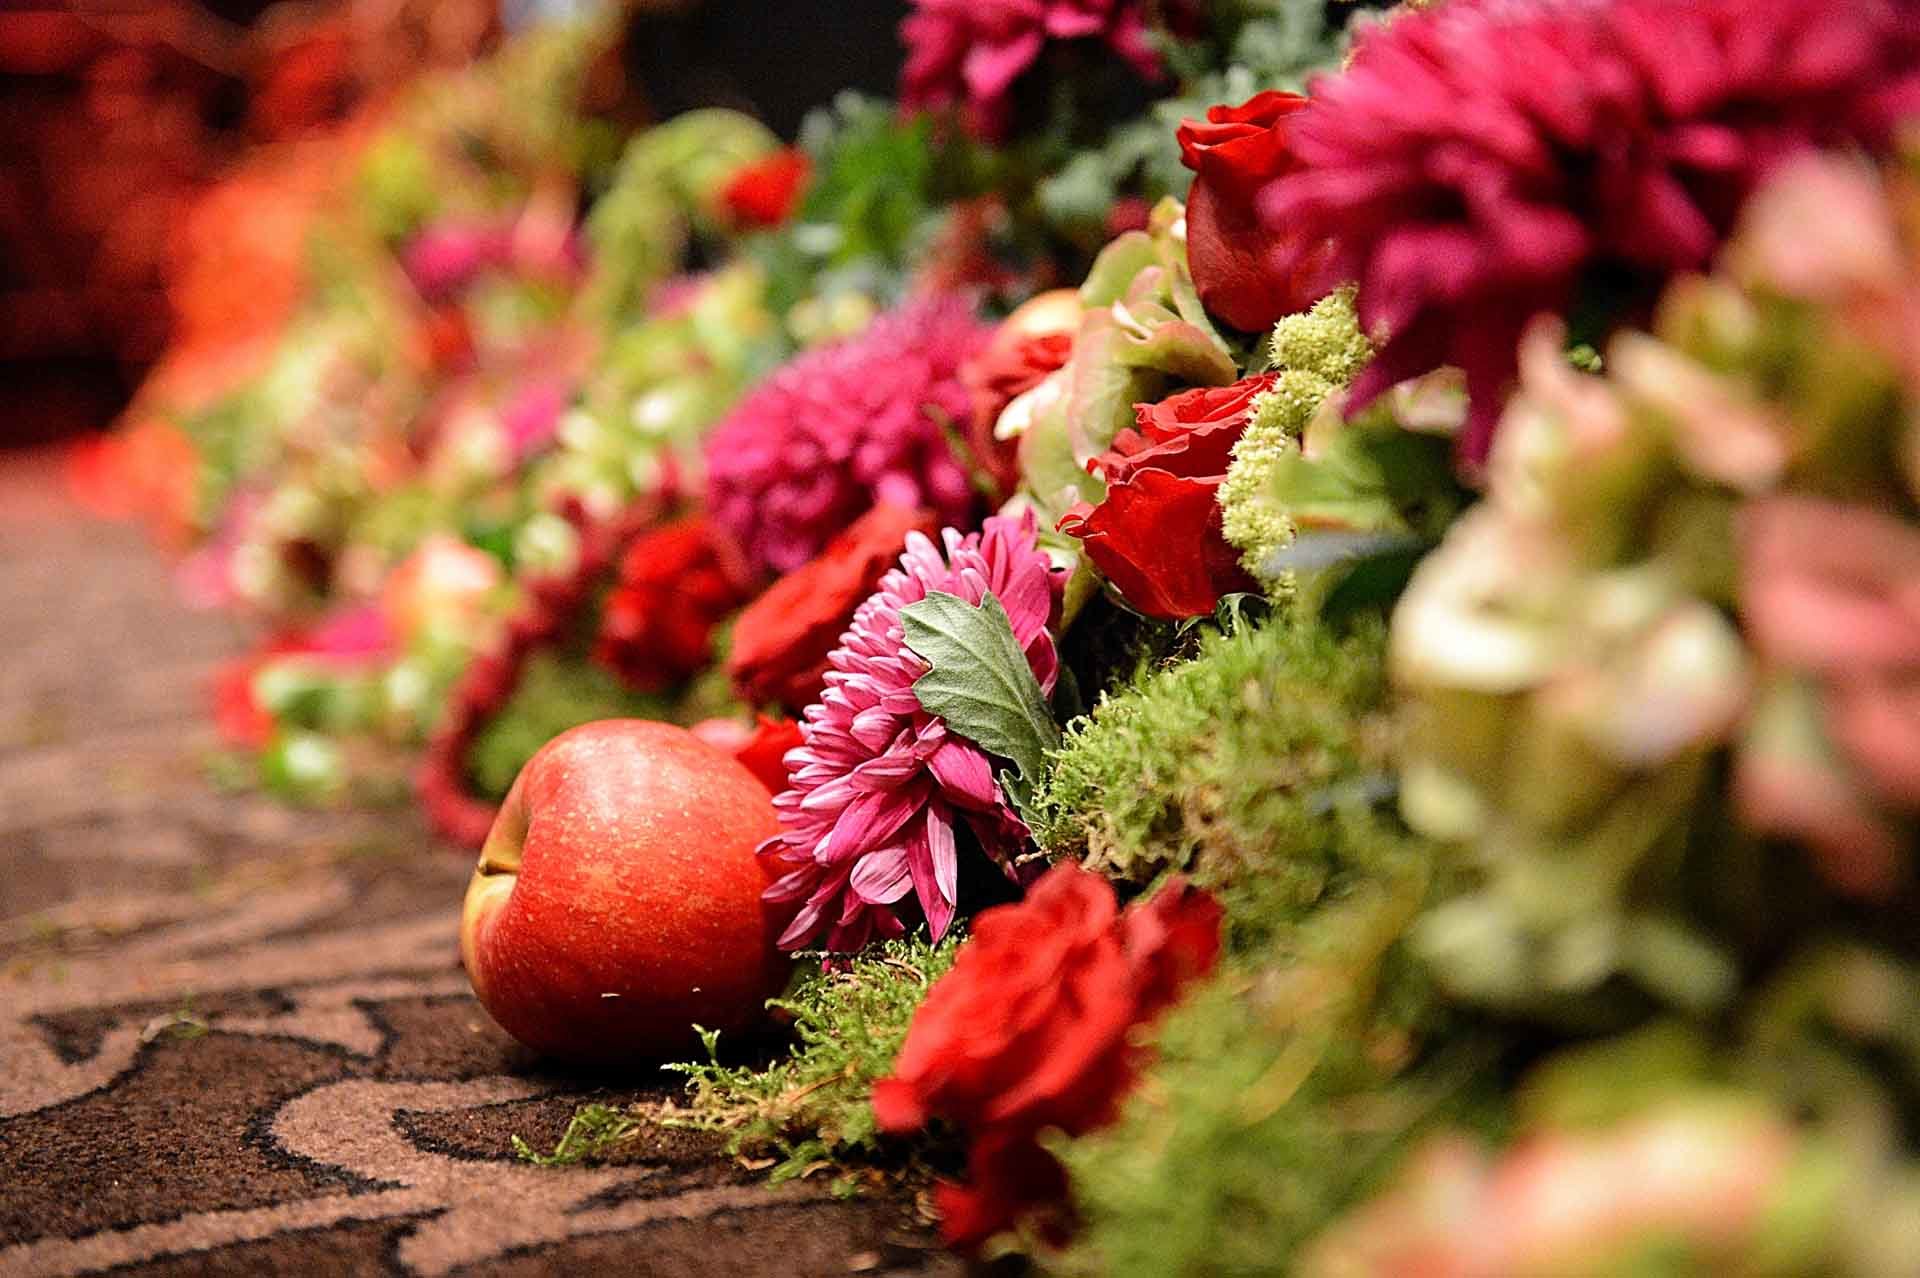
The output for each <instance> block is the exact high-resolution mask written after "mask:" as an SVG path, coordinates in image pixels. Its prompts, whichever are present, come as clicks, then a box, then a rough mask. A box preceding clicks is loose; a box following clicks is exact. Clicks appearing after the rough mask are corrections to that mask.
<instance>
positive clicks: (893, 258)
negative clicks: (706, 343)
mask: <svg viewBox="0 0 1920 1278" xmlns="http://www.w3.org/2000/svg"><path fill="white" fill-rule="evenodd" d="M800 146H801V147H802V148H803V149H804V150H805V151H806V152H807V153H808V155H809V156H810V157H811V158H812V161H813V178H812V180H811V182H810V183H809V184H808V187H807V192H806V195H805V197H804V198H803V199H802V200H801V203H800V207H799V209H798V210H797V211H796V214H795V217H794V224H793V226H792V227H790V228H787V229H786V230H784V231H782V232H781V233H778V234H773V235H765V236H761V237H760V238H759V239H757V240H756V241H754V242H752V243H751V244H750V245H749V246H748V252H749V253H750V254H752V255H753V256H754V257H756V258H757V259H758V260H759V261H760V263H761V265H762V266H763V267H764V268H765V270H766V272H767V279H768V295H769V298H770V299H771V302H772V305H773V308H774V309H775V310H776V311H779V312H785V311H787V310H788V309H790V308H791V307H793V306H794V305H796V304H798V303H800V302H801V301H803V300H806V299H809V298H820V299H831V298H834V297H836V296H840V295H843V294H847V293H866V294H870V295H872V296H874V297H876V298H879V299H882V300H890V299H892V298H894V297H895V296H897V295H898V293H899V291H900V289H901V288H902V286H903V284H904V274H903V272H904V270H905V266H906V263H907V260H908V258H909V256H910V254H909V250H910V249H911V248H912V247H913V246H914V245H915V243H916V242H917V241H918V240H919V239H920V238H921V237H922V236H923V235H924V233H925V231H926V228H927V227H928V225H929V224H930V222H931V220H932V219H933V218H934V216H935V214H936V210H937V204H938V200H937V197H936V191H935V187H936V185H937V180H936V179H937V176H938V170H939V168H940V166H941V164H942V162H943V161H944V160H947V159H949V158H950V156H949V155H948V151H949V149H950V148H949V147H947V146H945V145H944V144H940V143H937V142H936V140H935V138H934V136H933V126H932V123H931V121H929V120H927V119H925V118H921V119H917V120H902V119H901V118H900V116H899V114H898V113H897V111H896V110H895V109H894V107H893V106H892V104H890V103H886V102H882V101H879V100H877V99H873V98H865V97H862V96H860V95H859V94H857V93H852V92H848V93H843V94H841V95H840V96H839V97H837V98H836V99H834V102H833V105H832V107H831V108H822V109H820V110H817V111H815V112H813V113H812V114H811V115H809V116H808V117H807V119H806V121H805V123H804V124H803V125H802V126H801V130H800Z"/></svg>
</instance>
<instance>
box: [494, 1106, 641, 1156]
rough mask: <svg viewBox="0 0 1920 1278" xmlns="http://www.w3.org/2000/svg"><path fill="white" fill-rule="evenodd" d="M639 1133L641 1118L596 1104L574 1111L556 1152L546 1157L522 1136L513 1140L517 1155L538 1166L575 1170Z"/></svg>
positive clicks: (555, 1147)
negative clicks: (574, 1167)
mask: <svg viewBox="0 0 1920 1278" xmlns="http://www.w3.org/2000/svg"><path fill="white" fill-rule="evenodd" d="M639 1130H640V1119H639V1118H638V1117H637V1116H635V1115H634V1114H632V1113H630V1112H628V1111H627V1110H624V1109H615V1108H614V1107H613V1106H611V1105H602V1104H600V1103H599V1102H597V1101H596V1102H594V1103H593V1104H589V1105H582V1106H581V1107H580V1108H579V1109H577V1110H575V1111H574V1115H573V1117H572V1118H571V1119H569V1120H568V1121H567V1130H566V1131H564V1132H562V1133H560V1140H559V1142H558V1143H557V1144H555V1145H554V1147H553V1152H552V1153H549V1154H543V1153H541V1152H540V1151H539V1150H537V1149H535V1148H534V1147H533V1146H531V1145H529V1144H527V1142H526V1141H524V1140H522V1139H521V1138H520V1137H518V1136H515V1137H514V1138H513V1153H514V1157H516V1158H518V1159H520V1161H522V1162H526V1163H532V1164H533V1165H534V1166H535V1167H571V1166H573V1165H574V1164H576V1163H582V1162H585V1161H586V1160H587V1159H589V1158H598V1157H600V1156H601V1155H603V1154H605V1153H606V1152H607V1151H608V1150H610V1149H612V1148H613V1147H614V1146H615V1145H617V1144H619V1143H620V1142H621V1141H623V1140H625V1139H627V1138H628V1137H629V1136H631V1135H633V1134H634V1133H635V1132H637V1131H639Z"/></svg>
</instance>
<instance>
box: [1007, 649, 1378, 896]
mask: <svg viewBox="0 0 1920 1278" xmlns="http://www.w3.org/2000/svg"><path fill="white" fill-rule="evenodd" d="M1383 649H1384V628H1383V627H1382V626H1381V625H1380V624H1379V623H1378V622H1377V621H1376V620H1372V619H1366V620H1363V621H1362V622H1360V623H1359V624H1358V625H1357V626H1356V627H1355V629H1354V631H1353V633H1351V634H1349V635H1346V636H1341V635H1338V634H1336V633H1335V632H1334V631H1333V630H1332V629H1331V628H1329V627H1327V626H1325V625H1322V624H1319V623H1314V622H1305V621H1299V620H1293V619H1289V618H1286V617H1275V618H1273V619H1271V620H1269V621H1267V622H1265V623H1263V624H1259V625H1255V624H1252V623H1249V622H1240V623H1238V624H1235V625H1233V626H1232V628H1231V629H1230V630H1228V631H1226V632H1224V633H1220V632H1216V633H1210V634H1208V635H1206V636H1205V637H1204V638H1203V639H1202V640H1201V642H1200V644H1199V650H1198V654H1197V655H1196V656H1195V658H1194V659H1193V660H1192V661H1189V662H1186V663H1184V664H1181V665H1177V666H1173V667H1172V668H1169V669H1153V668H1150V667H1143V668H1142V669H1140V670H1139V671H1138V672H1137V673H1136V674H1135V676H1134V677H1133V679H1132V680H1131V681H1130V682H1129V683H1128V684H1127V685H1126V686H1125V687H1123V688H1121V689H1120V690H1118V691H1117V692H1112V693H1109V694H1107V695H1106V696H1104V697H1103V698H1102V699H1101V702H1100V704H1099V705H1097V706H1096V707H1095V708H1094V711H1093V713H1092V715H1091V716H1089V717H1083V718H1081V719H1078V720H1076V721H1075V722H1074V723H1073V724H1071V725H1070V726H1069V731H1068V733H1067V736H1066V739H1065V741H1064V742H1063V744H1062V745H1061V747H1060V749H1059V750H1058V751H1057V752H1056V753H1055V755H1054V756H1053V768H1052V771H1051V772H1050V773H1049V775H1048V777H1047V779H1046V782H1045V784H1044V785H1043V786H1042V787H1041V788H1040V791H1039V793H1038V794H1037V795H1036V797H1035V804H1034V808H1035V817H1036V819H1035V821H1034V822H1033V827H1034V835H1035V838H1036V839H1037V840H1038V842H1039V844H1040V846H1041V848H1042V849H1043V850H1045V851H1046V852H1048V853H1049V854H1051V855H1054V856H1073V857H1078V858H1080V859H1082V860H1084V861H1085V862H1086V863H1087V864H1088V865H1090V866H1091V867H1092V868H1095V869H1098V870H1100V871H1101V872H1103V873H1106V874H1110V875H1113V876H1114V877H1117V878H1121V879H1126V880H1129V881H1133V882H1146V881H1147V880H1150V879H1151V878H1153V877H1154V876H1155V875H1156V874H1159V873H1161V872H1162V871H1165V870H1170V869H1186V870H1189V871H1191V872H1193V873H1195V874H1196V875H1197V876H1198V877H1199V879H1200V880H1201V881H1202V882H1205V883H1208V884H1225V885H1237V884H1242V883H1245V882H1249V881H1252V880H1256V879H1258V880H1262V881H1264V882H1265V883H1267V884H1269V885H1271V884H1272V883H1274V882H1276V881H1286V882H1288V883H1290V884H1291V886H1290V887H1288V888H1287V889H1286V891H1287V892H1288V893H1291V894H1294V895H1297V896H1300V897H1301V898H1302V899H1303V900H1311V899H1312V897H1313V894H1314V892H1315V891H1317V890H1318V888H1317V886H1316V885H1323V884H1324V883H1325V882H1326V881H1327V879H1328V876H1329V875H1330V874H1331V873H1333V872H1334V871H1336V870H1337V869H1338V868H1339V867H1340V865H1341V864H1342V863H1343V861H1344V860H1346V859H1348V858H1350V857H1353V856H1360V857H1363V858H1364V857H1365V856H1367V855H1370V853H1368V852H1367V847H1369V846H1370V845H1371V841H1372V840H1374V839H1376V838H1377V839H1378V840H1380V841H1381V842H1383V843H1384V844H1388V845H1392V844H1396V843H1397V842H1398V841H1399V839H1400V838H1401V836H1400V834H1399V832H1398V829H1397V827H1395V826H1393V825H1391V824H1390V823H1389V821H1388V819H1387V818H1386V817H1384V816H1378V815H1375V814H1373V813H1371V812H1369V811H1366V806H1367V800H1369V799H1370V798H1375V797H1378V792H1379V791H1381V790H1382V788H1383V787H1385V786H1386V784H1387V782H1386V778H1387V775H1388V770H1389V758H1388V753H1389V748H1390V746H1391V737H1392V733H1391V731H1390V727H1389V722H1388V717H1387V715H1386V713H1385V709H1384V707H1383V704H1382V701H1383V697H1384V695H1385V688H1384V684H1385V676H1384V673H1383V671H1382V654H1383ZM1338 811H1351V813H1352V815H1351V819H1345V820H1338V821H1334V820H1329V819H1328V818H1329V815H1330V814H1332V813H1335V812H1338Z"/></svg>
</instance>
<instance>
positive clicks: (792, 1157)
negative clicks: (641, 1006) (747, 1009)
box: [662, 935, 959, 1180]
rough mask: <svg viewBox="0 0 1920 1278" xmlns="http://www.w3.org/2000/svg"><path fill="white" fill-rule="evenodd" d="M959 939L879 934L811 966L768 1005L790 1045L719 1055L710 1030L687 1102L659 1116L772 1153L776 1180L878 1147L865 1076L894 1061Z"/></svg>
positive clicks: (685, 1068) (736, 1147) (688, 1069)
mask: <svg viewBox="0 0 1920 1278" xmlns="http://www.w3.org/2000/svg"><path fill="white" fill-rule="evenodd" d="M958 948H959V938H958V937H953V936H949V937H948V938H947V939H946V940H944V941H942V942H941V943H940V944H938V945H932V944H929V943H928V942H927V941H926V939H925V938H924V937H923V936H918V935H916V936H914V937H912V938H909V939H904V940H896V941H888V942H886V943H885V944H883V945H880V946H878V947H875V948H872V949H869V950H867V951H866V952H865V953H863V954H861V955H858V956H856V957H854V958H852V959H849V960H847V961H846V962H845V964H844V965H842V966H840V967H838V968H837V969H836V970H832V971H825V970H822V971H814V972H811V973H809V974H807V975H806V976H805V977H804V978H802V980H801V982H800V983H799V985H798V986H797V987H796V988H795V990H794V991H793V993H792V994H791V995H790V996H789V997H787V998H784V999H776V1000H774V1002H773V1003H772V1006H773V1007H774V1008H775V1009H776V1010H778V1011H780V1012H783V1013H785V1014H786V1015H788V1016H790V1017H791V1018H792V1020H793V1043H792V1046H791V1048H790V1049H789V1051H788V1052H787V1053H786V1054H785V1055H784V1056H782V1057H780V1058H779V1059H777V1060H775V1061H774V1062H773V1063H771V1064H770V1065H765V1066H761V1065H753V1064H749V1065H728V1064H724V1063H723V1062H722V1061H721V1059H720V1056H719V1052H718V1047H719V1044H718V1038H719V1036H718V1035H717V1034H712V1035H707V1036H706V1042H707V1053H708V1060H707V1061H706V1062H705V1063H701V1064H692V1065H674V1066H669V1067H668V1068H670V1069H674V1070H677V1071H679V1072H681V1073H684V1074H686V1075H687V1078H688V1088H689V1091H690V1093H691V1095H690V1098H689V1100H688V1102H687V1104H686V1105H684V1106H680V1107H675V1108H673V1109H670V1110H669V1111H667V1112H666V1113H665V1114H664V1115H662V1118H663V1121H666V1122H670V1123H679V1124H684V1125H687V1126H693V1127H701V1128H707V1129H712V1130H720V1131H728V1132H731V1133H732V1134H733V1137H732V1141H731V1143H730V1148H731V1150H732V1152H735V1153H740V1152H752V1153H771V1154H773V1155H775V1156H776V1157H777V1158H778V1159H779V1162H778V1164H777V1165H776V1167H775V1168H774V1170H773V1173H772V1175H773V1178H774V1179H775V1180H780V1179H784V1178H786V1177H789V1176H795V1175H800V1174H802V1173H804V1172H806V1171H807V1170H809V1169H810V1168H811V1167H813V1166H814V1165H815V1164H816V1163H818V1162H819V1161H821V1160H824V1159H846V1158H848V1157H850V1156H855V1155H858V1154H861V1153H871V1152H873V1151H874V1150H875V1149H876V1148H877V1142H876V1132H875V1129H874V1119H873V1105H872V1101H871V1099H870V1096H871V1093H872V1091H873V1084H874V1080H875V1079H878V1078H880V1077H882V1076H883V1075H885V1074H886V1073H887V1071H888V1070H890V1069H891V1068H892V1067H893V1061H894V1058H895V1057H896V1056H898V1055H899V1053H900V1045H901V1044H902V1043H903V1042H905V1041H906V1037H907V1026H908V1024H909V1023H910V1022H911V1021H912V1020H913V1013H914V1010H915V1009H916V1008H918V1007H919V1006H920V1003H921V1000H922V999H924V998H925V997H926V993H927V989H928V987H930V986H931V985H932V984H933V982H934V981H936V980H938V979H939V978H940V976H941V975H942V974H943V973H945V972H946V970H947V969H948V968H949V967H951V966H953V955H954V951H955V950H956V949H958Z"/></svg>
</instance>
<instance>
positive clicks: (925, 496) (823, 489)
mask: <svg viewBox="0 0 1920 1278" xmlns="http://www.w3.org/2000/svg"><path fill="white" fill-rule="evenodd" d="M991 332H992V330H991V329H990V328H989V327H988V326H986V325H984V324H981V323H980V322H978V321H977V320H975V319H974V317H973V308H972V307H971V306H970V305H969V304H968V302H967V300H966V299H965V298H963V297H959V296H954V295H944V296H933V297H927V298H923V299H920V300H917V301H914V302H909V303H908V304H906V305H905V306H902V307H900V308H898V309H897V310H894V311H890V312H888V313H887V314H885V315H882V316H881V317H880V318H878V319H876V320H875V321H874V322H873V323H872V324H870V325H869V326H868V327H867V328H866V330H865V331H863V332H861V333H860V334H858V335H857V336H855V337H851V338H848V339H847V340H845V341H841V342H835V343H833V344H831V345H828V346H823V347H820V348H819V349H817V350H813V351H809V352H808V353H806V354H804V355H802V356H800V357H799V358H798V359H795V360H793V361H792V362H790V363H788V364H787V365H785V366H784V367H782V368H781V369H780V370H779V371H778V372H776V373H774V374H773V376H772V377H770V378H768V379H767V380H766V381H765V382H763V383H761V385H760V386H759V387H758V388H756V389H755V390H754V391H753V393H752V394H750V395H748V396H747V398H746V399H745V400H743V401H742V402H741V403H740V404H739V405H738V406H737V407H735V408H734V410H733V411H732V412H731V413H729V414H728V415H727V417H726V419H725V420H724V421H722V422H721V423H720V425H719V426H718V427H716V428H715V430H714V432H713V434H712V435H711V436H709V437H708V440H707V444H706V461H707V510H708V512H709V517H710V518H711V519H712V520H713V522H714V524H715V526H716V527H718V528H720V529H721V530H722V531H724V532H726V533H728V534H729V535H731V536H732V537H733V538H734V539H735V541H736V543H737V544H738V545H739V547H740V549H741V551H742V553H744V554H745V556H746V560H747V564H748V567H749V568H750V569H751V570H752V572H753V573H754V574H755V575H756V576H764V575H768V574H776V573H785V572H791V571H793V570H794V569H795V568H798V567H799V566H800V565H802V564H804V563H806V562H807V561H808V560H809V559H812V558H813V557H814V556H815V555H818V554H819V553H820V552H821V550H823V549H825V548H826V545H827V543H828V542H829V541H831V540H833V537H834V535H835V534H837V533H839V532H841V531H842V530H844V529H845V528H847V527H848V526H850V525H851V524H852V523H853V521H854V520H856V519H858V518H859V517H860V516H861V515H863V514H865V513H866V512H867V511H868V510H869V509H871V508H872V507H874V506H876V505H878V504H880V503H882V502H888V503H891V504H893V505H896V506H901V507H904V508H905V509H908V510H919V509H926V510H931V511H932V512H933V513H934V514H935V516H937V517H938V519H939V521H940V523H941V524H943V525H960V526H963V527H964V526H966V525H968V524H970V523H971V522H972V518H971V517H972V516H973V514H974V513H975V508H976V506H977V504H978V501H979V498H978V497H977V496H976V495H975V493H974V490H973V486H972V483H971V481H970V480H969V478H968V475H967V469H966V467H965V466H964V465H963V464H962V463H961V461H960V459H959V458H958V457H956V456H955V455H954V452H953V449H952V448H951V447H950V446H949V444H948V442H947V440H948V432H949V431H959V430H964V429H965V425H966V421H967V418H968V415H969V414H970V413H971V412H972V400H971V399H970V397H969V396H968V393H967V388H966V386H965V385H964V384H963V383H962V382H961V380H960V366H961V365H962V364H964V363H965V362H966V361H967V359H968V358H969V357H970V356H971V355H973V353H974V352H975V351H977V350H978V349H979V348H980V347H981V346H982V345H984V344H985V342H986V340H987V337H988V335H989V334H990V333H991Z"/></svg>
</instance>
